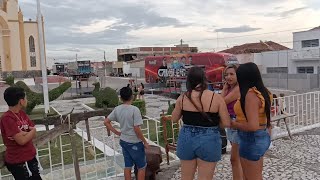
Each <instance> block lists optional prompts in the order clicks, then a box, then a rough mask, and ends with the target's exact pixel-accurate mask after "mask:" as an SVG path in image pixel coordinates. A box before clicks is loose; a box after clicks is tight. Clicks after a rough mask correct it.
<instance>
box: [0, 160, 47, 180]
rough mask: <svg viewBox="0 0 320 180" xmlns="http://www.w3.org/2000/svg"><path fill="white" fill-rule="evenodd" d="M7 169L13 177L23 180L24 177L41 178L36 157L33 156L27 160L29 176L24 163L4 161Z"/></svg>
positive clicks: (35, 179) (38, 179) (36, 179)
mask: <svg viewBox="0 0 320 180" xmlns="http://www.w3.org/2000/svg"><path fill="white" fill-rule="evenodd" d="M5 164H6V166H7V169H8V170H9V171H10V172H11V174H12V175H13V177H14V179H16V180H24V179H26V180H27V179H33V180H42V179H41V176H40V173H39V166H38V160H37V158H35V157H34V158H33V159H31V160H30V161H27V164H28V168H29V170H30V171H31V176H30V175H29V172H28V169H27V166H26V163H25V162H24V163H20V164H9V163H5Z"/></svg>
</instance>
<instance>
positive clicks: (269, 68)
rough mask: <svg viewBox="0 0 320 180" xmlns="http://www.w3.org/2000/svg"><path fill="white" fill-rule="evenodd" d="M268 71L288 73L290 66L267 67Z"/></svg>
mask: <svg viewBox="0 0 320 180" xmlns="http://www.w3.org/2000/svg"><path fill="white" fill-rule="evenodd" d="M267 73H285V74H287V73H288V67H267Z"/></svg>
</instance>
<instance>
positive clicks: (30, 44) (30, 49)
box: [29, 36, 36, 52]
mask: <svg viewBox="0 0 320 180" xmlns="http://www.w3.org/2000/svg"><path fill="white" fill-rule="evenodd" d="M29 52H36V48H35V45H34V38H33V36H30V37H29Z"/></svg>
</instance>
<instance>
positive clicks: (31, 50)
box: [29, 36, 37, 67]
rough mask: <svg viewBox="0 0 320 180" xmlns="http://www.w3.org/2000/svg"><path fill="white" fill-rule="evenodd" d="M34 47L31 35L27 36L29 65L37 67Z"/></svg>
mask: <svg viewBox="0 0 320 180" xmlns="http://www.w3.org/2000/svg"><path fill="white" fill-rule="evenodd" d="M35 52H36V48H35V45H34V38H33V36H30V37H29V55H30V66H31V67H37V58H36V53H35Z"/></svg>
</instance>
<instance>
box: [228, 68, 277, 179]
mask: <svg viewBox="0 0 320 180" xmlns="http://www.w3.org/2000/svg"><path fill="white" fill-rule="evenodd" d="M237 79H238V83H239V88H240V99H238V100H237V102H236V104H235V105H234V111H235V113H236V121H235V122H231V127H233V128H236V129H238V135H239V139H240V144H239V154H240V161H241V166H242V170H243V174H244V177H245V179H246V180H251V179H252V180H262V170H263V156H264V154H265V152H266V151H267V150H268V148H269V146H270V143H271V140H270V134H269V132H268V130H267V129H268V128H269V127H270V107H271V100H272V96H271V97H270V95H271V94H270V92H269V91H268V89H267V88H266V87H265V86H264V84H263V81H262V78H261V74H260V71H259V69H258V66H257V65H256V64H254V63H246V64H242V65H240V66H239V68H238V70H237Z"/></svg>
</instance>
